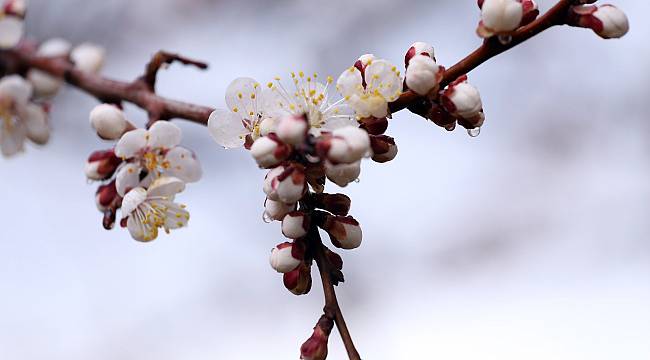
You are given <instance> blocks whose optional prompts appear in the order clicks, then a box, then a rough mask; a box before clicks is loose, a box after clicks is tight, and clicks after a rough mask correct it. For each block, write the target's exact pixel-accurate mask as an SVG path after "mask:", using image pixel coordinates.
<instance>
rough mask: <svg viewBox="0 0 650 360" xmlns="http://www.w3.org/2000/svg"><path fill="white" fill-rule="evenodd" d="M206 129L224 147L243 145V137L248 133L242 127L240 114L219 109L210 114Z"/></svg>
mask: <svg viewBox="0 0 650 360" xmlns="http://www.w3.org/2000/svg"><path fill="white" fill-rule="evenodd" d="M208 130H209V131H210V135H212V138H213V139H214V141H216V142H217V144H219V145H221V146H223V147H225V148H226V149H229V148H236V147H240V146H242V145H244V138H245V136H246V134H248V133H250V132H249V131H248V130H247V129H246V128H245V127H244V124H243V123H242V118H241V116H239V115H238V114H236V113H233V112H230V111H228V110H221V109H217V110H215V111H213V112H212V114H210V118H209V119H208Z"/></svg>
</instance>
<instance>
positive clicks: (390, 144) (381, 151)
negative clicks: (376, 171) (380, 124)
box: [370, 135, 397, 163]
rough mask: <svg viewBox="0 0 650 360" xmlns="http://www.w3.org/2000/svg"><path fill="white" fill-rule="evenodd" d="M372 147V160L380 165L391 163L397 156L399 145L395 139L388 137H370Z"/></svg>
mask: <svg viewBox="0 0 650 360" xmlns="http://www.w3.org/2000/svg"><path fill="white" fill-rule="evenodd" d="M370 146H371V147H372V153H373V155H372V160H374V161H376V162H378V163H385V162H388V161H391V160H393V159H394V158H395V156H397V145H396V144H395V139H393V138H392V137H390V136H386V135H379V136H372V137H370Z"/></svg>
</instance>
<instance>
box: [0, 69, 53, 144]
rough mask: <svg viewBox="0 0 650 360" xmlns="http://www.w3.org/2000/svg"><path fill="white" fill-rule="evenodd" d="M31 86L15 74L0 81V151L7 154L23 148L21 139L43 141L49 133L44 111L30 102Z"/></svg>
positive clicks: (39, 142)
mask: <svg viewBox="0 0 650 360" xmlns="http://www.w3.org/2000/svg"><path fill="white" fill-rule="evenodd" d="M32 91H33V88H32V85H31V84H30V83H29V82H28V81H26V80H25V79H23V78H22V77H20V76H18V75H10V76H6V77H4V78H2V79H1V80H0V121H2V122H1V123H0V150H1V151H2V154H3V155H4V156H11V155H14V154H16V153H18V152H20V151H22V150H23V146H24V142H25V139H30V140H31V141H33V142H34V143H36V144H44V143H46V142H47V140H48V139H49V136H50V128H49V126H48V121H47V113H46V111H45V110H44V109H43V107H42V106H40V105H38V104H34V103H31V102H30V98H31V96H32Z"/></svg>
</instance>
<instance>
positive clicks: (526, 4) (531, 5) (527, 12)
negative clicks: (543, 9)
mask: <svg viewBox="0 0 650 360" xmlns="http://www.w3.org/2000/svg"><path fill="white" fill-rule="evenodd" d="M521 5H522V7H523V10H524V15H523V16H522V18H521V24H520V25H521V26H524V25H528V24H530V23H531V22H533V21H535V19H536V18H537V16H539V6H537V2H535V0H521Z"/></svg>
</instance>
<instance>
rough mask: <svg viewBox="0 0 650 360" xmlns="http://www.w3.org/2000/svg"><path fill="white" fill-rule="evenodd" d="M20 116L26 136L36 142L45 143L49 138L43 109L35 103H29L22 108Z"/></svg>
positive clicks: (48, 129) (48, 128)
mask: <svg viewBox="0 0 650 360" xmlns="http://www.w3.org/2000/svg"><path fill="white" fill-rule="evenodd" d="M21 117H22V120H23V121H24V122H25V126H26V127H27V137H28V138H29V139H30V140H31V141H33V142H35V143H37V144H45V143H46V142H47V140H48V139H49V138H50V127H49V126H48V124H47V113H46V112H45V110H43V108H42V107H41V106H38V105H36V104H29V105H27V106H26V107H25V108H24V111H23V114H22V115H21Z"/></svg>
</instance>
